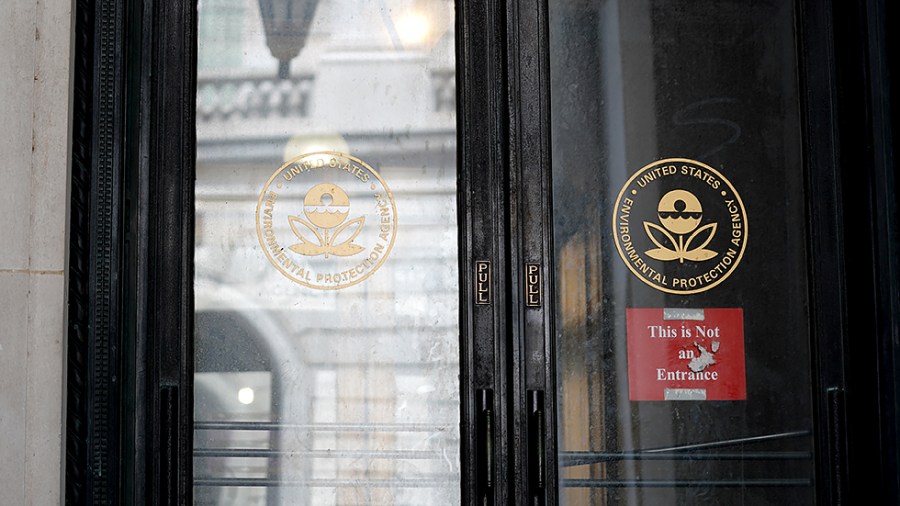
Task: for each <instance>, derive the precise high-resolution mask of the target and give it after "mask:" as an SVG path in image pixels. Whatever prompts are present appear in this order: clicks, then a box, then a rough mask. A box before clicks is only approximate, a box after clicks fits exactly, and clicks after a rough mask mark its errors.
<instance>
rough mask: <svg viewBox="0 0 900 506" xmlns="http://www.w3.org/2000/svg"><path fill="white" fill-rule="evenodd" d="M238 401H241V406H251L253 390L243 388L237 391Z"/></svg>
mask: <svg viewBox="0 0 900 506" xmlns="http://www.w3.org/2000/svg"><path fill="white" fill-rule="evenodd" d="M238 400H239V401H241V404H253V389H252V388H250V387H244V388H242V389H240V390H238Z"/></svg>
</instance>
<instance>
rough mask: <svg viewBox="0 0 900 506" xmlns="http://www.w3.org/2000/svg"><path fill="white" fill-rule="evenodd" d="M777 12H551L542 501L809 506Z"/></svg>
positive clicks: (808, 426) (804, 302) (809, 438)
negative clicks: (549, 337) (551, 409)
mask: <svg viewBox="0 0 900 506" xmlns="http://www.w3.org/2000/svg"><path fill="white" fill-rule="evenodd" d="M795 26H796V23H795V14H794V3H793V2H749V1H747V2H689V1H678V2H671V1H658V0H639V1H631V0H629V1H606V2H582V1H561V2H551V3H550V5H549V48H550V49H549V50H550V67H551V71H550V76H551V83H550V111H551V122H550V128H551V132H552V134H551V145H552V180H553V220H552V224H553V249H554V257H553V262H554V266H553V275H554V277H555V279H556V298H555V300H554V306H553V311H554V317H555V324H556V331H555V338H556V358H555V365H556V380H557V383H556V396H557V403H558V407H557V423H558V445H557V452H558V453H557V455H558V457H557V458H558V466H559V487H560V492H559V499H560V503H561V504H572V505H575V504H578V505H607V504H609V505H612V504H621V505H624V504H628V505H638V504H673V505H674V504H692V505H693V504H760V505H762V504H772V505H775V504H815V503H816V497H817V495H816V493H815V490H814V487H813V485H814V482H815V480H814V468H815V466H814V457H815V454H814V431H815V424H814V409H813V399H814V389H813V377H812V371H813V362H812V354H811V351H810V343H811V338H810V323H809V322H810V315H809V313H808V308H809V303H810V300H809V295H808V294H809V288H808V286H807V285H808V280H807V273H808V272H809V266H808V261H807V258H808V249H807V236H806V226H807V218H806V206H807V199H808V198H810V197H809V196H808V195H807V194H806V193H805V188H804V181H805V173H804V169H803V166H804V165H803V158H802V156H801V155H802V153H801V147H802V146H803V139H802V132H801V127H800V125H801V111H800V92H799V72H798V61H797V56H796V55H797V49H796V48H797V40H798V39H797V35H796V32H795Z"/></svg>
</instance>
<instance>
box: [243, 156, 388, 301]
mask: <svg viewBox="0 0 900 506" xmlns="http://www.w3.org/2000/svg"><path fill="white" fill-rule="evenodd" d="M256 234H257V236H258V238H259V243H260V245H262V248H263V251H264V252H265V254H266V257H268V259H269V262H271V263H272V265H274V266H275V268H276V269H278V270H279V271H280V272H281V273H282V274H283V275H284V276H286V277H287V278H288V279H290V280H292V281H294V282H296V283H299V284H301V285H303V286H306V287H309V288H315V289H318V290H338V289H341V288H346V287H348V286H352V285H355V284H357V283H360V282H362V281H363V280H365V279H366V278H368V277H369V276H371V275H372V274H373V273H374V272H375V271H376V270H378V268H379V267H381V265H382V264H384V262H385V260H386V259H387V257H388V254H389V253H390V252H391V248H392V247H393V246H394V239H395V238H396V236H397V208H396V206H395V204H394V197H393V195H392V194H391V190H390V189H389V188H388V186H387V184H386V183H385V182H384V180H383V179H382V178H381V176H380V175H379V174H378V172H376V171H375V169H373V168H372V167H371V166H370V165H369V164H367V163H366V162H364V161H362V160H360V159H359V158H356V157H353V156H350V155H347V154H343V153H336V152H331V151H322V152H316V153H308V154H305V155H301V156H298V157H297V158H294V159H292V160H289V161H288V162H286V163H285V164H284V165H282V166H281V167H279V168H278V170H276V171H275V173H274V174H272V176H271V177H270V178H269V180H268V181H266V184H265V186H264V187H263V189H262V191H261V192H260V194H259V200H258V202H257V204H256Z"/></svg>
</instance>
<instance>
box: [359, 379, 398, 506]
mask: <svg viewBox="0 0 900 506" xmlns="http://www.w3.org/2000/svg"><path fill="white" fill-rule="evenodd" d="M394 376H395V375H394V366H393V365H391V364H388V365H380V364H374V365H372V366H371V367H370V369H369V381H368V387H369V391H368V395H367V397H368V399H369V410H368V411H369V419H370V420H371V421H372V422H373V423H376V424H385V423H398V422H399V423H403V422H405V421H407V420H397V419H395V418H394V413H395V408H396V404H397V402H396V401H397V388H396V385H397V381H396V379H395V377H394ZM368 446H369V449H370V450H372V451H383V450H399V449H401V448H397V435H396V434H395V433H393V432H387V431H379V432H373V433H372V434H371V436H370V438H369V445H368ZM395 461H396V459H394V458H378V459H373V460H372V461H370V462H369V477H370V478H372V479H375V480H385V481H389V480H394V479H396V478H397V475H396V472H395V470H396V464H395ZM395 492H396V491H395V490H391V489H388V488H376V489H373V490H372V491H371V494H372V495H371V504H394V500H395V496H396V493H395Z"/></svg>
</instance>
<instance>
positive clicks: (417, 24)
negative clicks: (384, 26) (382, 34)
mask: <svg viewBox="0 0 900 506" xmlns="http://www.w3.org/2000/svg"><path fill="white" fill-rule="evenodd" d="M397 34H398V35H399V36H400V39H401V40H402V41H403V45H404V46H420V45H422V44H423V43H425V41H426V40H428V36H429V35H430V34H431V23H429V22H428V17H426V16H425V15H424V14H422V13H420V12H409V13H407V14H405V15H403V16H402V17H400V19H398V20H397Z"/></svg>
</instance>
